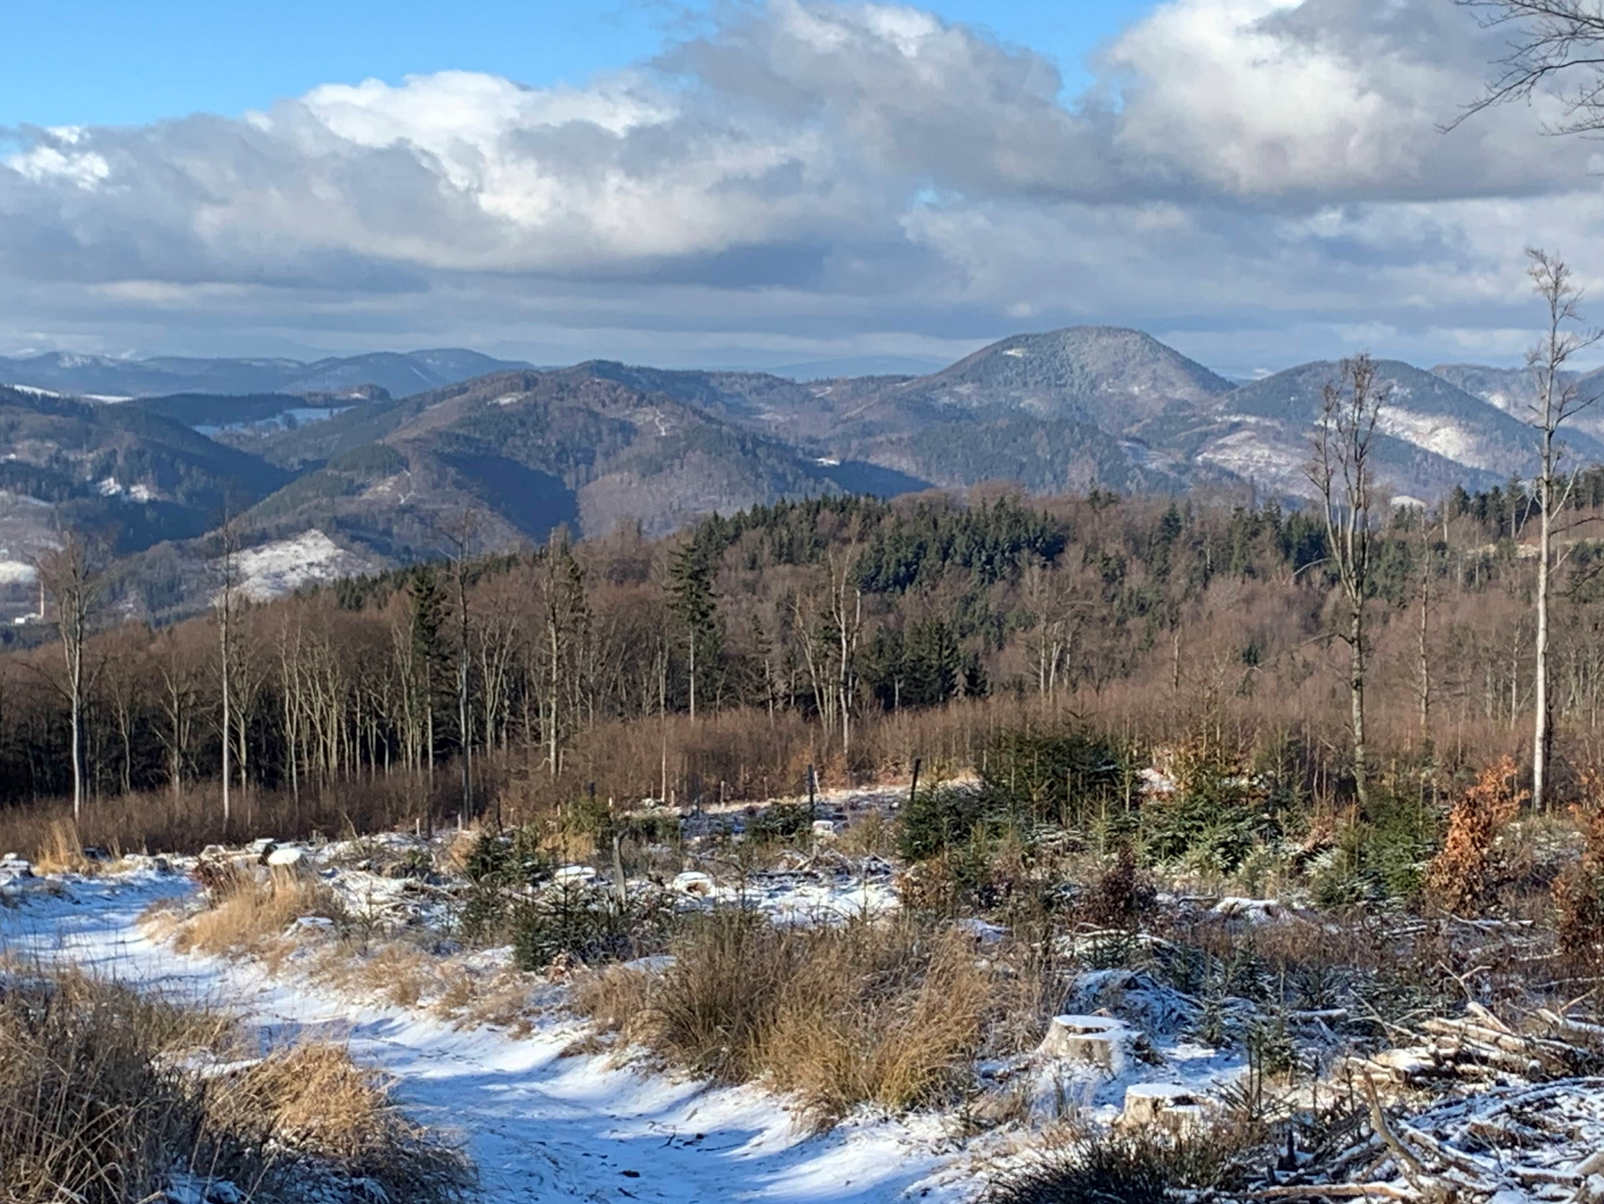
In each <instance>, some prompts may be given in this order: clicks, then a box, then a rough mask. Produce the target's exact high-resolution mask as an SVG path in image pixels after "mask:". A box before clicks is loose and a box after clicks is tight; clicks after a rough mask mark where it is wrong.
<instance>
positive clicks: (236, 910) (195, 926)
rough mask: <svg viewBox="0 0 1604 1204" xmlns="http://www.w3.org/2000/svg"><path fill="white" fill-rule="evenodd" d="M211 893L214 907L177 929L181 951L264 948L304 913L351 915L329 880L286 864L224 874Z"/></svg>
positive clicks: (337, 918)
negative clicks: (264, 870) (258, 872)
mask: <svg viewBox="0 0 1604 1204" xmlns="http://www.w3.org/2000/svg"><path fill="white" fill-rule="evenodd" d="M208 896H209V897H208V904H209V905H208V907H207V908H206V909H205V910H204V911H201V912H199V913H197V914H196V915H194V916H191V917H190V918H188V919H187V920H186V921H184V922H183V923H182V924H181V925H180V926H179V927H178V930H177V932H176V933H175V934H174V937H173V945H174V947H175V948H176V949H177V950H178V952H180V953H191V952H195V953H213V954H216V953H261V952H264V951H266V950H267V948H268V947H269V946H270V945H273V944H275V943H276V942H277V940H278V938H280V937H282V936H283V935H284V934H285V932H286V931H287V930H288V929H289V927H290V926H291V925H292V924H294V923H295V921H296V920H298V919H301V918H302V917H311V916H317V917H322V918H324V919H328V920H333V921H335V922H336V923H338V922H340V921H343V920H344V919H345V918H346V915H345V908H344V906H343V905H342V904H341V902H340V899H339V897H338V896H337V895H336V894H335V893H334V892H333V890H331V889H330V888H329V886H328V885H327V884H326V883H324V882H322V881H320V880H319V879H317V878H314V877H312V876H311V875H310V874H307V873H304V872H300V871H298V870H296V869H294V868H292V867H286V866H278V867H274V868H273V869H272V870H271V871H269V872H268V873H266V874H265V875H263V876H260V877H259V876H257V875H256V874H255V873H253V872H249V871H245V870H232V871H230V872H225V873H222V874H220V875H218V876H217V877H216V879H215V881H214V882H213V883H212V885H211V886H210V887H209V889H208Z"/></svg>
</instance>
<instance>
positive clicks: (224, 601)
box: [212, 516, 241, 832]
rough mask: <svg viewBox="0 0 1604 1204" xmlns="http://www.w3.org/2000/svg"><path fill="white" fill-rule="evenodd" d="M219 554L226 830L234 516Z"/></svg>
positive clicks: (236, 590)
mask: <svg viewBox="0 0 1604 1204" xmlns="http://www.w3.org/2000/svg"><path fill="white" fill-rule="evenodd" d="M219 535H220V539H221V543H222V549H221V550H222V554H221V555H220V556H219V557H218V559H217V563H216V566H215V567H216V572H217V578H218V590H217V594H216V596H215V597H214V598H213V601H212V604H213V606H214V607H215V608H216V610H217V650H218V659H219V661H220V663H221V666H222V687H223V722H222V732H223V831H224V832H227V831H228V821H229V795H228V791H229V781H230V779H231V777H232V772H231V769H232V765H231V760H232V759H231V757H230V755H229V753H230V745H231V744H232V743H233V739H234V732H233V722H232V715H231V714H230V712H229V705H230V703H231V701H232V699H233V689H232V683H231V682H230V674H231V672H232V671H233V668H234V626H235V620H236V619H237V617H238V614H239V605H240V600H241V599H240V584H241V581H240V562H239V553H240V524H239V519H238V517H237V516H229V517H228V518H226V519H225V520H224V522H223V525H222V528H221V530H220V532H219Z"/></svg>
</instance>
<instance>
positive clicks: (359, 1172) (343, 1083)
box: [0, 967, 473, 1204]
mask: <svg viewBox="0 0 1604 1204" xmlns="http://www.w3.org/2000/svg"><path fill="white" fill-rule="evenodd" d="M242 1048H243V1043H242V1042H241V1040H240V1038H239V1034H238V1033H237V1030H236V1029H235V1027H234V1026H233V1025H232V1023H231V1022H229V1021H227V1020H225V1019H222V1018H220V1017H218V1016H216V1015H213V1014H210V1013H208V1012H205V1011H202V1010H196V1009H191V1008H180V1007H176V1006H173V1005H171V1004H168V1003H164V1002H159V1001H154V1000H151V999H147V998H144V997H142V996H140V995H138V994H137V993H135V992H133V991H131V990H129V989H127V988H124V987H120V986H116V985H113V984H109V983H104V982H100V981H97V980H94V979H91V978H88V977H86V976H83V975H81V974H76V973H70V972H63V973H57V972H45V971H40V970H37V969H28V968H20V969H19V968H17V967H11V968H10V969H9V970H8V973H7V981H6V983H5V986H4V989H3V990H0V1050H3V1051H4V1056H3V1057H0V1200H4V1201H6V1204H59V1202H60V1201H63V1200H72V1201H76V1202H77V1204H128V1202H129V1201H134V1200H147V1199H161V1198H165V1197H164V1196H163V1189H164V1188H165V1187H167V1186H168V1185H169V1184H170V1182H171V1177H172V1175H173V1174H174V1172H175V1171H187V1172H188V1173H190V1174H193V1175H196V1176H198V1177H201V1178H205V1179H227V1180H229V1181H230V1182H232V1183H234V1184H235V1186H237V1187H238V1188H240V1189H241V1190H242V1191H245V1192H247V1193H248V1194H251V1195H253V1196H254V1197H255V1198H258V1199H264V1200H271V1199H277V1198H283V1196H284V1195H285V1194H286V1191H285V1189H294V1188H296V1187H297V1186H298V1185H301V1184H302V1183H303V1181H304V1180H305V1179H306V1177H307V1176H308V1175H323V1176H328V1177H331V1178H332V1179H334V1180H335V1181H339V1180H344V1181H347V1182H348V1181H350V1180H351V1179H353V1178H355V1177H359V1176H366V1177H369V1178H371V1179H373V1180H374V1181H375V1182H376V1183H378V1184H379V1185H380V1186H381V1187H382V1188H383V1189H384V1191H385V1193H386V1196H387V1198H389V1199H392V1200H403V1199H404V1200H417V1201H424V1202H436V1201H448V1200H456V1199H461V1198H464V1197H465V1196H466V1195H467V1193H468V1191H469V1190H470V1188H471V1186H472V1182H473V1178H472V1174H471V1170H470V1167H469V1166H468V1164H467V1163H466V1161H465V1160H464V1159H463V1158H462V1156H461V1155H460V1154H459V1153H457V1152H456V1151H455V1150H453V1149H450V1148H449V1147H446V1146H443V1145H441V1144H439V1143H438V1142H437V1141H436V1140H435V1139H434V1138H433V1137H432V1136H431V1135H430V1134H428V1133H427V1132H425V1131H424V1130H423V1129H421V1128H419V1127H418V1126H416V1125H414V1124H412V1123H411V1122H409V1121H407V1120H406V1119H405V1118H404V1117H403V1116H402V1115H401V1114H400V1113H399V1112H398V1111H397V1110H396V1108H395V1106H394V1104H393V1102H392V1100H391V1099H390V1096H389V1093H388V1091H387V1089H386V1086H385V1084H383V1083H382V1082H380V1081H378V1080H377V1079H376V1078H375V1077H374V1076H373V1075H372V1074H371V1073H369V1072H367V1071H364V1070H362V1069H360V1068H359V1067H357V1066H356V1065H355V1064H354V1063H353V1062H351V1060H350V1058H349V1056H348V1055H347V1054H346V1053H345V1051H344V1050H343V1049H340V1048H338V1047H335V1046H332V1045H311V1046H306V1047H302V1048H296V1049H291V1050H287V1051H283V1052H281V1053H278V1054H274V1055H272V1056H270V1057H268V1058H266V1059H263V1060H261V1061H259V1062H256V1063H255V1064H254V1065H250V1066H249V1067H248V1068H247V1069H245V1070H243V1071H240V1072H235V1073H224V1074H217V1075H211V1076H203V1075H201V1074H199V1073H197V1072H196V1070H195V1069H194V1067H195V1066H196V1064H197V1063H198V1062H205V1061H208V1060H210V1061H216V1060H218V1059H233V1058H237V1057H238V1056H239V1055H240V1053H241V1052H242ZM308 1160H309V1161H308ZM309 1162H310V1165H309ZM292 1163H293V1170H292V1169H291V1165H290V1164H292ZM291 1174H293V1177H294V1182H293V1183H292V1182H290V1181H289V1179H288V1177H287V1176H289V1175H291Z"/></svg>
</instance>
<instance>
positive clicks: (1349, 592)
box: [1308, 355, 1390, 807]
mask: <svg viewBox="0 0 1604 1204" xmlns="http://www.w3.org/2000/svg"><path fill="white" fill-rule="evenodd" d="M1389 392H1390V388H1389V387H1388V386H1387V385H1386V384H1384V383H1383V382H1382V381H1381V380H1380V379H1379V378H1378V376H1377V374H1376V365H1375V361H1374V360H1372V359H1371V358H1370V357H1369V356H1368V355H1358V356H1355V357H1353V358H1352V359H1346V360H1343V361H1342V368H1341V378H1340V380H1339V381H1332V382H1328V383H1327V384H1326V386H1325V388H1324V390H1323V391H1322V396H1321V406H1320V418H1319V421H1318V422H1317V423H1316V425H1315V433H1314V458H1313V460H1311V461H1310V463H1309V467H1308V475H1309V480H1310V482H1311V483H1312V484H1313V485H1314V487H1315V491H1316V495H1317V496H1318V498H1319V501H1320V507H1321V515H1322V518H1323V520H1324V525H1325V534H1326V555H1327V557H1328V559H1329V562H1330V564H1331V565H1332V567H1333V568H1334V569H1335V570H1336V574H1337V582H1338V586H1339V588H1340V589H1341V592H1342V598H1343V602H1344V604H1345V608H1346V610H1347V623H1346V628H1345V629H1339V630H1338V633H1337V635H1338V638H1339V639H1341V640H1342V641H1343V642H1344V643H1346V644H1347V645H1348V703H1349V722H1350V724H1351V726H1352V735H1353V782H1354V789H1355V791H1356V792H1357V793H1358V795H1359V804H1360V806H1361V807H1364V806H1368V805H1369V803H1370V780H1369V767H1368V764H1367V750H1366V745H1365V672H1366V655H1367V652H1368V634H1367V632H1366V631H1365V601H1366V598H1367V597H1368V595H1369V592H1370V567H1371V565H1370V559H1371V549H1372V544H1373V541H1374V532H1373V530H1372V523H1371V504H1372V500H1373V493H1374V488H1375V479H1374V473H1373V470H1372V467H1371V463H1370V455H1371V442H1372V440H1373V439H1374V437H1375V433H1376V423H1377V420H1378V419H1379V418H1380V417H1381V411H1382V408H1383V406H1384V405H1385V404H1386V400H1387V396H1388V394H1389Z"/></svg>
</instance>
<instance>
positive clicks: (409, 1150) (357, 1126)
mask: <svg viewBox="0 0 1604 1204" xmlns="http://www.w3.org/2000/svg"><path fill="white" fill-rule="evenodd" d="M209 1094H210V1096H211V1098H209V1099H208V1118H209V1120H210V1122H211V1123H212V1124H213V1125H214V1126H220V1127H222V1128H223V1129H225V1130H227V1131H228V1132H230V1133H233V1134H237V1135H239V1136H240V1137H243V1138H244V1139H246V1140H247V1141H249V1142H251V1143H252V1144H257V1145H266V1144H268V1143H275V1144H278V1145H282V1146H284V1147H286V1148H288V1149H292V1150H294V1151H296V1152H297V1153H298V1154H301V1155H303V1156H310V1157H312V1158H313V1159H315V1160H317V1161H319V1162H322V1163H325V1164H328V1165H331V1166H336V1167H338V1168H339V1169H340V1172H341V1173H342V1174H344V1175H347V1176H351V1177H363V1178H368V1179H372V1180H373V1181H374V1182H376V1183H377V1184H378V1185H379V1186H380V1187H381V1188H383V1189H384V1198H386V1199H390V1200H433V1199H440V1198H442V1197H444V1198H451V1197H454V1196H456V1195H458V1194H461V1193H463V1192H465V1191H466V1189H467V1188H468V1187H469V1186H470V1184H471V1182H472V1179H471V1176H470V1174H469V1173H468V1167H467V1164H466V1163H465V1162H464V1160H463V1158H462V1156H461V1155H460V1154H459V1153H458V1152H456V1151H455V1150H452V1149H450V1148H449V1147H445V1146H442V1145H440V1144H439V1143H438V1142H437V1141H436V1140H435V1139H434V1138H433V1137H432V1136H431V1135H430V1133H429V1132H428V1131H427V1130H426V1129H424V1128H422V1127H421V1126H419V1125H417V1124H415V1123H413V1122H412V1121H411V1120H409V1119H407V1117H406V1116H405V1115H403V1114H402V1113H401V1112H400V1110H399V1109H398V1108H397V1107H396V1106H395V1103H394V1101H393V1099H392V1098H391V1095H390V1091H389V1085H388V1084H387V1083H386V1082H385V1081H384V1079H383V1078H382V1077H381V1076H380V1075H379V1074H378V1073H377V1072H375V1071H373V1070H371V1069H368V1068H364V1067H361V1066H358V1065H357V1064H356V1063H355V1062H353V1061H352V1060H351V1058H350V1055H349V1054H347V1053H346V1051H345V1050H344V1049H342V1048H340V1047H338V1046H335V1045H329V1044H326V1043H320V1044H312V1045H303V1046H298V1047H295V1048H292V1049H289V1050H286V1051H284V1052H282V1053H279V1054H276V1055H274V1056H272V1057H269V1058H265V1059H263V1060H262V1061H260V1062H258V1063H256V1064H255V1065H254V1066H252V1067H250V1068H249V1069H248V1070H245V1071H244V1072H243V1073H241V1074H239V1075H237V1076H234V1077H233V1078H232V1079H230V1080H227V1081H225V1085H224V1086H223V1087H222V1089H221V1090H218V1091H215V1092H212V1093H209Z"/></svg>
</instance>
